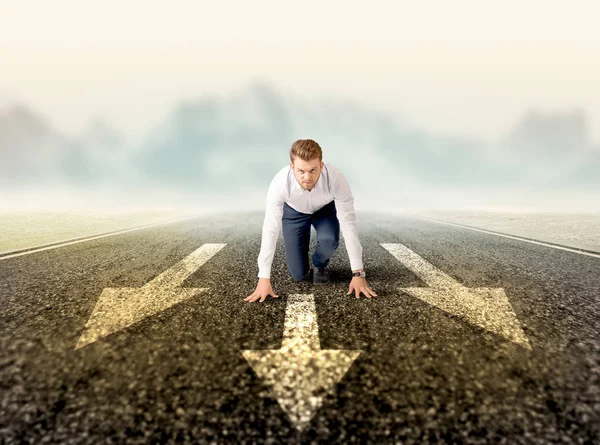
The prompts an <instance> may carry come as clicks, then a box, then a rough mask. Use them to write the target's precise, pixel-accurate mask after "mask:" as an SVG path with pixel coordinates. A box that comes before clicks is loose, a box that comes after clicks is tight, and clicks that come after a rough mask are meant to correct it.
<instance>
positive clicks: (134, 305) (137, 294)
mask: <svg viewBox="0 0 600 445" xmlns="http://www.w3.org/2000/svg"><path fill="white" fill-rule="evenodd" d="M225 246H226V244H204V245H202V247H200V248H198V249H196V250H195V251H194V252H192V253H191V254H190V255H188V256H187V257H186V258H184V259H183V260H181V261H180V262H178V263H177V264H175V265H174V266H172V267H171V268H170V269H167V270H166V271H164V272H163V273H161V274H160V275H158V276H157V277H156V278H154V279H153V280H152V281H150V282H148V283H146V284H145V285H144V286H142V287H140V288H135V287H124V288H116V289H113V288H106V289H104V290H103V291H102V294H101V295H100V298H99V299H98V302H97V303H96V306H95V307H94V311H93V312H92V315H91V317H90V318H89V320H88V322H87V324H86V325H85V329H84V331H83V334H81V337H80V338H79V341H78V342H77V346H75V349H78V348H81V347H83V346H85V345H88V344H90V343H93V342H95V341H96V340H98V339H100V338H102V337H105V336H107V335H109V334H112V333H113V332H117V331H120V330H121V329H123V328H126V327H127V326H130V325H132V324H134V323H137V322H138V321H140V320H143V319H144V318H146V317H149V316H150V315H154V314H156V313H157V312H160V311H163V310H165V309H167V308H168V307H171V306H173V305H174V304H177V303H180V302H182V301H184V300H187V299H188V298H190V297H193V296H194V295H196V294H198V293H199V292H203V291H206V290H208V288H204V287H201V288H182V287H181V284H182V283H183V281H184V280H185V279H186V278H187V277H189V276H190V275H191V274H193V273H194V272H195V271H196V270H198V268H199V267H200V266H202V265H203V264H204V263H206V262H207V261H208V260H210V259H211V258H212V257H213V256H214V255H215V254H216V253H217V252H218V251H219V250H221V249H222V248H223V247H225Z"/></svg>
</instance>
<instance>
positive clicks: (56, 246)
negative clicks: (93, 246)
mask: <svg viewBox="0 0 600 445" xmlns="http://www.w3.org/2000/svg"><path fill="white" fill-rule="evenodd" d="M198 216H200V215H194V216H186V217H185V218H178V219H172V220H170V221H160V222H156V223H151V224H144V225H143V226H137V227H132V228H131V229H124V230H119V231H117V232H110V233H105V234H103V235H95V236H89V237H85V238H81V239H76V240H73V241H66V242H64V243H60V244H54V245H52V246H46V247H38V248H33V249H32V250H25V251H23V252H17V253H13V254H8V255H4V256H0V261H2V260H7V259H9V258H15V257H18V256H22V255H29V254H30V253H36V252H43V251H44V250H51V249H58V248H59V247H64V246H70V245H71V244H77V243H84V242H86V241H92V240H95V239H100V238H105V237H107V236H114V235H120V234H122V233H127V232H133V231H135V230H141V229H146V228H148V227H153V226H160V225H161V224H171V223H174V222H178V221H185V220H186V219H192V218H197V217H198Z"/></svg>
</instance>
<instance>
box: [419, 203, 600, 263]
mask: <svg viewBox="0 0 600 445" xmlns="http://www.w3.org/2000/svg"><path fill="white" fill-rule="evenodd" d="M410 216H414V217H417V218H421V219H425V220H427V221H431V222H436V223H439V224H448V225H449V226H455V227H461V228H463V229H469V230H474V231H476V232H482V233H487V234H490V235H496V236H502V237H504V238H510V239H514V240H518V241H524V242H526V243H531V244H537V245H539V246H545V247H552V248H553V249H558V250H565V251H567V252H573V253H578V254H580V255H587V256H591V257H594V258H600V254H599V253H594V252H586V251H584V250H578V249H571V248H569V247H563V246H557V245H555V244H549V243H545V242H543V241H535V240H531V239H527V238H522V237H519V236H514V235H506V234H504V233H498V232H492V231H491V230H485V229H478V228H476V227H470V226H464V225H462V224H457V223H451V222H448V221H440V220H438V219H432V218H426V217H424V216H419V215H412V214H411V215H410Z"/></svg>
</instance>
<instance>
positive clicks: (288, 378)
mask: <svg viewBox="0 0 600 445" xmlns="http://www.w3.org/2000/svg"><path fill="white" fill-rule="evenodd" d="M361 352H362V351H352V350H321V344H320V341H319V328H318V325H317V313H316V310H315V301H314V296H313V294H293V295H290V296H289V297H288V303H287V306H286V309H285V322H284V331H283V341H282V344H281V349H271V350H244V351H242V354H243V355H244V357H245V358H246V360H247V361H248V363H250V365H251V366H252V368H254V371H255V372H256V374H257V375H258V376H259V377H261V378H262V379H263V380H265V382H266V383H267V384H268V385H269V386H270V389H271V393H272V394H273V396H274V397H275V399H277V401H278V402H279V405H280V406H281V408H282V409H283V410H284V411H285V412H286V414H287V415H288V416H289V418H290V419H291V421H292V422H293V423H294V425H295V426H296V428H297V429H298V430H300V431H301V430H302V429H304V427H306V425H308V423H309V422H310V419H312V417H313V416H314V414H315V413H316V412H317V410H318V409H319V407H320V406H321V404H322V402H323V398H324V397H325V396H326V395H327V394H328V393H331V392H332V391H333V389H334V387H335V385H337V383H338V382H339V381H340V380H341V379H342V377H343V376H344V374H345V373H346V371H348V369H349V368H350V366H352V363H353V362H354V360H356V358H357V357H358V356H359V355H360V353H361Z"/></svg>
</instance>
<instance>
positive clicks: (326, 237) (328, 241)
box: [319, 233, 339, 249]
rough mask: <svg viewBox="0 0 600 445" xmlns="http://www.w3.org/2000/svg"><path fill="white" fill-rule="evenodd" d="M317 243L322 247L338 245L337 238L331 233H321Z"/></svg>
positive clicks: (333, 247) (335, 246)
mask: <svg viewBox="0 0 600 445" xmlns="http://www.w3.org/2000/svg"><path fill="white" fill-rule="evenodd" d="M319 244H320V245H321V246H323V247H331V248H332V249H337V248H338V246H339V238H337V237H336V236H335V235H334V234H333V233H327V234H323V235H321V236H320V237H319Z"/></svg>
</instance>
